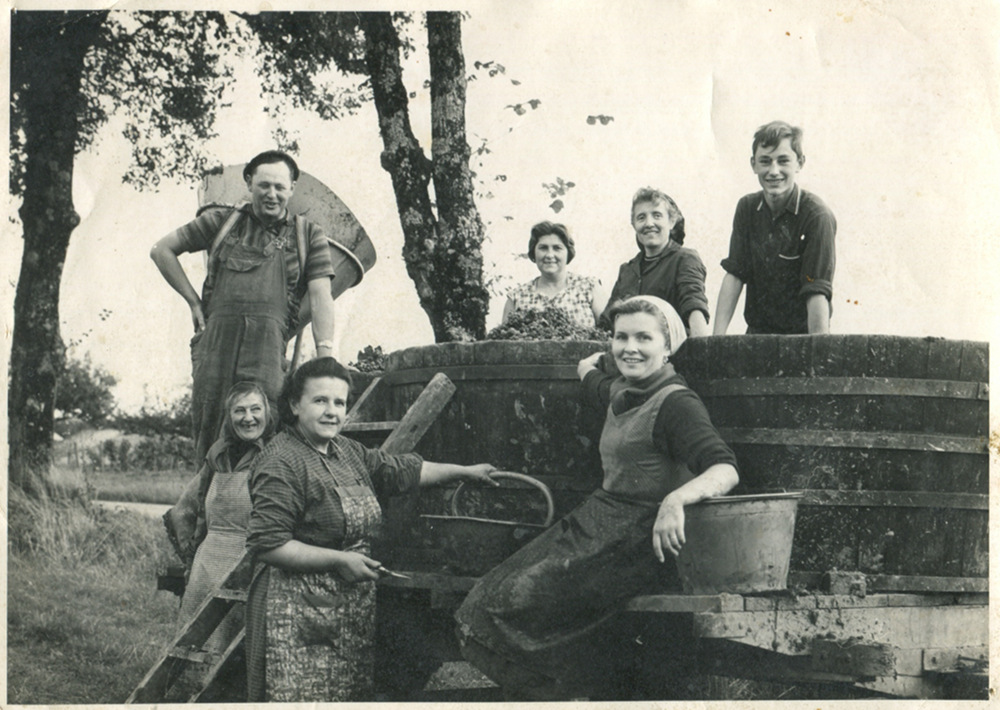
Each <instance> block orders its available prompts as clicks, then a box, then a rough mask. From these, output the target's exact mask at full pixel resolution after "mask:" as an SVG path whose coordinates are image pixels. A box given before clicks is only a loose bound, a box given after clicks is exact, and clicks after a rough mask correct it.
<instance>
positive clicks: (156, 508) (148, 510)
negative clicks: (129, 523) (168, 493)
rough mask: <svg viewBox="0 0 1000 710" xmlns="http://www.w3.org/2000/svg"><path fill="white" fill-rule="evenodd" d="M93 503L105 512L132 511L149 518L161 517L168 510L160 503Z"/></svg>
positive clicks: (100, 501) (104, 501) (99, 501)
mask: <svg viewBox="0 0 1000 710" xmlns="http://www.w3.org/2000/svg"><path fill="white" fill-rule="evenodd" d="M93 503H94V505H96V506H99V507H101V508H106V509H107V510H133V511H135V512H137V513H142V514H143V515H146V516H149V517H150V518H159V517H162V516H163V514H164V513H166V512H167V510H169V509H170V506H169V505H163V504H162V503H130V502H126V501H111V500H95V501H93Z"/></svg>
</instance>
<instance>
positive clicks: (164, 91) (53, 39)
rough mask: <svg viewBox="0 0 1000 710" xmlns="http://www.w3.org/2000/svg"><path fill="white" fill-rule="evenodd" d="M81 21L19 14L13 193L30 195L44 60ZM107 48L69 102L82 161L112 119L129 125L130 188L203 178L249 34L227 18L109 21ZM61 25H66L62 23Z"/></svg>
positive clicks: (130, 16) (102, 40) (91, 60)
mask: <svg viewBox="0 0 1000 710" xmlns="http://www.w3.org/2000/svg"><path fill="white" fill-rule="evenodd" d="M80 14H81V13H51V12H17V13H15V17H16V16H20V20H19V21H20V24H21V25H22V26H21V27H20V28H19V29H20V31H18V32H15V33H14V34H13V38H14V39H13V42H14V44H13V46H12V48H11V124H10V130H11V168H10V169H11V191H12V192H13V193H14V194H15V195H21V194H23V190H24V174H25V173H24V169H25V161H26V160H27V159H28V156H27V155H26V154H25V152H24V150H25V140H24V134H25V129H26V126H25V124H24V120H25V112H24V111H23V110H22V109H23V104H24V101H26V100H28V98H29V97H30V96H32V95H33V92H34V93H37V92H41V91H50V90H59V89H58V87H55V88H52V87H48V86H46V82H50V81H51V77H48V76H46V75H45V74H44V67H45V63H44V62H40V61H38V53H39V52H46V51H52V47H53V46H54V45H56V46H57V45H58V42H59V38H60V37H62V36H65V35H66V34H67V33H72V32H74V31H75V26H76V24H77V23H78V22H79V21H80V17H79V15H80ZM88 14H90V15H94V14H100V15H104V16H105V17H104V22H103V24H102V25H101V28H100V31H99V33H98V34H97V39H96V41H95V42H94V44H93V45H91V47H90V50H89V51H88V52H87V55H86V57H85V60H84V66H83V67H82V74H81V84H80V90H79V91H76V92H74V93H73V94H72V95H69V94H67V95H66V96H64V97H63V99H64V103H65V108H66V110H67V111H74V112H75V113H76V114H77V116H78V121H79V123H78V131H77V134H76V136H75V137H74V140H75V150H76V151H77V152H79V151H81V150H83V149H85V148H87V147H88V146H90V145H91V144H92V142H93V141H94V139H95V137H96V135H97V132H98V130H99V129H100V127H101V126H103V125H104V124H105V123H106V122H107V121H108V119H109V118H110V117H111V116H113V115H114V116H117V117H122V118H124V120H125V127H124V129H123V133H124V135H125V137H126V138H127V139H128V140H129V141H130V142H131V143H132V146H133V147H132V156H133V163H132V164H131V165H130V166H129V167H128V169H127V171H126V173H125V175H124V176H123V178H124V180H125V181H127V182H129V183H131V184H133V185H134V186H136V187H138V188H146V187H155V186H156V185H158V184H159V183H160V181H161V180H163V179H164V178H170V179H174V178H184V177H188V178H195V177H200V176H201V175H202V174H203V173H204V172H205V170H206V168H207V167H208V164H209V158H208V157H207V156H206V155H205V152H204V148H203V146H204V144H205V143H206V141H208V139H210V138H212V137H214V136H215V135H216V134H215V132H214V131H213V130H212V125H213V123H214V120H215V116H216V112H217V110H218V109H219V108H220V107H221V106H224V105H225V103H224V98H225V95H226V90H227V88H228V87H229V86H230V85H231V83H232V81H233V69H232V66H231V65H230V64H229V63H228V62H226V61H224V59H225V57H227V56H235V55H238V54H239V53H240V52H241V51H242V49H241V48H242V46H243V45H244V44H245V43H246V39H247V38H246V36H245V35H246V30H245V29H243V30H242V31H241V30H240V28H239V26H238V24H237V23H234V22H232V18H231V17H229V18H228V19H227V15H226V14H224V13H220V12H146V11H110V12H109V11H102V12H100V13H88ZM57 16H61V17H57Z"/></svg>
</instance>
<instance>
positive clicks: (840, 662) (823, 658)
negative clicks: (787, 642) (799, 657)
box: [809, 638, 897, 677]
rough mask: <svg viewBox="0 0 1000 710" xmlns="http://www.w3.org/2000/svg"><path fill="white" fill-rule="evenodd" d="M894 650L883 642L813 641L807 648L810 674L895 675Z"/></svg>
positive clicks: (819, 639)
mask: <svg viewBox="0 0 1000 710" xmlns="http://www.w3.org/2000/svg"><path fill="white" fill-rule="evenodd" d="M896 651H897V649H896V647H895V646H892V645H890V644H887V643H864V642H859V641H857V640H856V639H846V640H844V641H837V640H831V639H823V638H814V639H813V640H812V643H811V644H810V646H809V655H810V656H811V657H812V669H813V670H814V671H822V672H826V673H837V674H840V675H848V676H856V677H865V676H868V677H870V676H880V675H891V674H892V673H894V672H895V667H896Z"/></svg>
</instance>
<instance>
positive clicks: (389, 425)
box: [341, 421, 399, 433]
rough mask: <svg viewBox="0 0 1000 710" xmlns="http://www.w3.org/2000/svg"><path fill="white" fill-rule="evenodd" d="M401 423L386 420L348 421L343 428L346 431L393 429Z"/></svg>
mask: <svg viewBox="0 0 1000 710" xmlns="http://www.w3.org/2000/svg"><path fill="white" fill-rule="evenodd" d="M398 425H399V422H398V421H386V422H350V421H349V422H347V424H345V425H344V426H343V428H342V429H341V431H343V432H346V433H351V432H355V431H392V430H393V429H395V428H396V427H397V426H398Z"/></svg>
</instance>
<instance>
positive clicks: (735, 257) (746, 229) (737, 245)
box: [722, 196, 752, 283]
mask: <svg viewBox="0 0 1000 710" xmlns="http://www.w3.org/2000/svg"><path fill="white" fill-rule="evenodd" d="M750 197H752V196H750ZM749 210H750V202H749V201H748V200H747V198H746V197H744V198H742V199H741V200H740V201H739V202H738V203H737V204H736V213H735V214H734V215H733V233H732V234H731V235H730V237H729V256H727V257H726V258H725V259H723V260H722V268H723V269H725V270H726V272H727V273H730V274H732V275H733V276H735V277H736V278H738V279H739V280H740V281H742V282H743V283H747V282H748V281H749V280H750V244H749V243H748V241H747V234H749V233H750V229H751V223H750V212H749Z"/></svg>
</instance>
